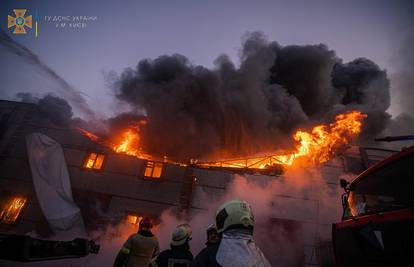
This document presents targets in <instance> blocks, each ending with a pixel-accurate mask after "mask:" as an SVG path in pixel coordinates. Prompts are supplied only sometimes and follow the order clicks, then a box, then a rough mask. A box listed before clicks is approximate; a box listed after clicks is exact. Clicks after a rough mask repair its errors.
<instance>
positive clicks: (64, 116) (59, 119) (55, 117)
mask: <svg viewBox="0 0 414 267" xmlns="http://www.w3.org/2000/svg"><path fill="white" fill-rule="evenodd" d="M16 97H17V98H18V99H20V101H22V102H26V103H33V104H37V106H38V108H39V111H40V113H41V114H42V115H44V116H45V117H46V118H48V119H50V120H51V121H52V122H53V123H55V124H57V125H61V126H66V125H68V124H70V123H71V120H72V116H73V112H72V107H71V106H70V105H69V103H68V102H67V101H66V100H65V99H63V98H60V97H57V96H54V95H52V94H47V95H45V96H44V97H42V98H38V97H36V96H34V95H32V94H31V93H18V94H17V95H16Z"/></svg>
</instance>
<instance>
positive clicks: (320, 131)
mask: <svg viewBox="0 0 414 267" xmlns="http://www.w3.org/2000/svg"><path fill="white" fill-rule="evenodd" d="M366 117H367V115H366V114H363V113H361V112H359V111H351V112H349V113H345V114H339V115H337V116H336V117H335V122H334V123H331V124H329V125H318V126H315V127H313V129H312V131H311V132H306V131H301V130H298V131H297V132H296V133H295V134H294V135H293V139H294V140H295V141H297V142H299V144H298V145H297V147H296V151H295V152H294V153H292V154H290V155H281V156H276V158H277V159H278V160H279V161H280V162H281V163H282V164H287V165H292V164H293V162H294V161H295V160H296V159H299V158H303V159H305V160H306V163H311V164H321V163H324V162H327V161H328V160H330V159H331V158H333V157H334V155H335V153H337V152H338V151H339V150H340V149H342V148H344V147H345V146H346V145H348V144H349V142H350V141H351V139H352V138H354V137H356V136H357V135H358V134H359V133H360V132H361V127H362V120H363V119H364V118H366Z"/></svg>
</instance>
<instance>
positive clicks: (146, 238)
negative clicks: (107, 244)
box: [114, 218, 160, 267]
mask: <svg viewBox="0 0 414 267" xmlns="http://www.w3.org/2000/svg"><path fill="white" fill-rule="evenodd" d="M151 228H152V222H151V219H149V218H143V219H142V220H141V221H140V223H139V227H138V232H137V233H136V234H133V235H130V236H129V237H128V239H127V241H126V242H125V243H124V245H123V246H122V248H121V250H120V251H119V253H118V255H117V257H116V259H115V263H114V267H122V266H126V267H148V266H149V265H150V263H151V260H152V259H153V258H154V257H156V256H157V255H158V254H159V252H160V250H159V244H158V239H157V237H155V236H154V234H153V233H152V232H151Z"/></svg>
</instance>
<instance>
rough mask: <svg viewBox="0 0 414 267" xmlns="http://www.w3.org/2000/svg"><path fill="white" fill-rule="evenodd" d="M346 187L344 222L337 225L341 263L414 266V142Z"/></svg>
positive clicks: (337, 253) (343, 266) (335, 247)
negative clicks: (413, 144)
mask: <svg viewBox="0 0 414 267" xmlns="http://www.w3.org/2000/svg"><path fill="white" fill-rule="evenodd" d="M385 141H387V140H385ZM341 187H343V188H344V189H345V193H344V194H343V196H342V205H343V215H342V221H341V222H339V223H334V224H333V226H332V240H333V250H334V254H335V261H336V264H337V266H338V267H348V266H353V267H355V266H414V146H411V147H408V148H406V149H403V150H402V151H400V152H397V153H395V154H393V155H391V156H390V157H388V158H386V159H384V160H382V161H380V162H378V163H377V164H375V165H373V166H371V167H370V168H368V169H367V170H366V171H364V172H363V173H361V174H360V175H359V176H358V177H357V178H355V179H354V180H353V181H352V182H351V183H348V182H347V181H345V180H341Z"/></svg>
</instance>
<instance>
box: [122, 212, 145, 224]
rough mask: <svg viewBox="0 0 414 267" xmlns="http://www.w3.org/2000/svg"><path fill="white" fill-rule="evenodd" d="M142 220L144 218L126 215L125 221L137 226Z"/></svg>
mask: <svg viewBox="0 0 414 267" xmlns="http://www.w3.org/2000/svg"><path fill="white" fill-rule="evenodd" d="M142 218H144V217H142V216H139V215H137V214H128V215H127V218H126V220H127V222H128V223H131V224H134V225H139V223H140V222H141V220H142Z"/></svg>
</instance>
